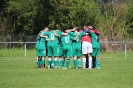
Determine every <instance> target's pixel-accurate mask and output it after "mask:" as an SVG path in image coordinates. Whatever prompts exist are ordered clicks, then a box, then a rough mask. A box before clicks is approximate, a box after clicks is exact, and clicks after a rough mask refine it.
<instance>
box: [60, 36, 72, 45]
mask: <svg viewBox="0 0 133 88" xmlns="http://www.w3.org/2000/svg"><path fill="white" fill-rule="evenodd" d="M71 39H72V37H71V36H70V35H66V36H61V42H62V45H63V46H65V45H71Z"/></svg>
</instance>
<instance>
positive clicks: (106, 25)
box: [0, 0, 133, 41]
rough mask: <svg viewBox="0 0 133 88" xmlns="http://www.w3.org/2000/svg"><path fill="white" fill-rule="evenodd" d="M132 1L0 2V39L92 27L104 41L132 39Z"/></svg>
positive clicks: (25, 0)
mask: <svg viewBox="0 0 133 88" xmlns="http://www.w3.org/2000/svg"><path fill="white" fill-rule="evenodd" d="M132 14H133V1H132V0H1V2H0V36H3V37H5V36H9V35H18V36H22V37H25V36H27V35H37V34H38V32H39V31H40V30H42V29H43V28H44V27H46V26H48V27H50V28H51V29H60V30H62V31H63V30H65V29H68V28H70V27H73V26H79V27H83V25H84V24H87V23H93V25H94V27H95V28H97V29H98V30H99V31H100V38H101V39H104V38H105V37H106V38H107V40H108V41H118V40H131V39H132V38H133V36H132V35H133V15H132Z"/></svg>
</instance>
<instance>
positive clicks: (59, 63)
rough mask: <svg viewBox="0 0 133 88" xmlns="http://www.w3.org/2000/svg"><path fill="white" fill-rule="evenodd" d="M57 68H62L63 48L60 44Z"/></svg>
mask: <svg viewBox="0 0 133 88" xmlns="http://www.w3.org/2000/svg"><path fill="white" fill-rule="evenodd" d="M57 51H58V56H59V57H58V68H62V54H63V50H62V47H61V45H59V46H58V50H57Z"/></svg>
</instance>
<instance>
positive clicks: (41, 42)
mask: <svg viewBox="0 0 133 88" xmlns="http://www.w3.org/2000/svg"><path fill="white" fill-rule="evenodd" d="M42 33H43V31H41V32H40V33H39V34H38V36H37V43H36V49H38V50H40V49H42V50H45V49H46V47H45V42H46V39H45V38H43V37H40V35H41V34H42Z"/></svg>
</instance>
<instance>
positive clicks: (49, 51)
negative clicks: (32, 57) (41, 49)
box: [47, 46, 52, 69]
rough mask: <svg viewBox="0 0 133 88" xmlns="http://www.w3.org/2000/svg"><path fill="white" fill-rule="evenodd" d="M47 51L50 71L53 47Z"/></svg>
mask: <svg viewBox="0 0 133 88" xmlns="http://www.w3.org/2000/svg"><path fill="white" fill-rule="evenodd" d="M47 50H48V60H47V61H48V62H47V63H48V69H50V67H51V62H52V61H51V60H52V49H51V46H48V47H47Z"/></svg>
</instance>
